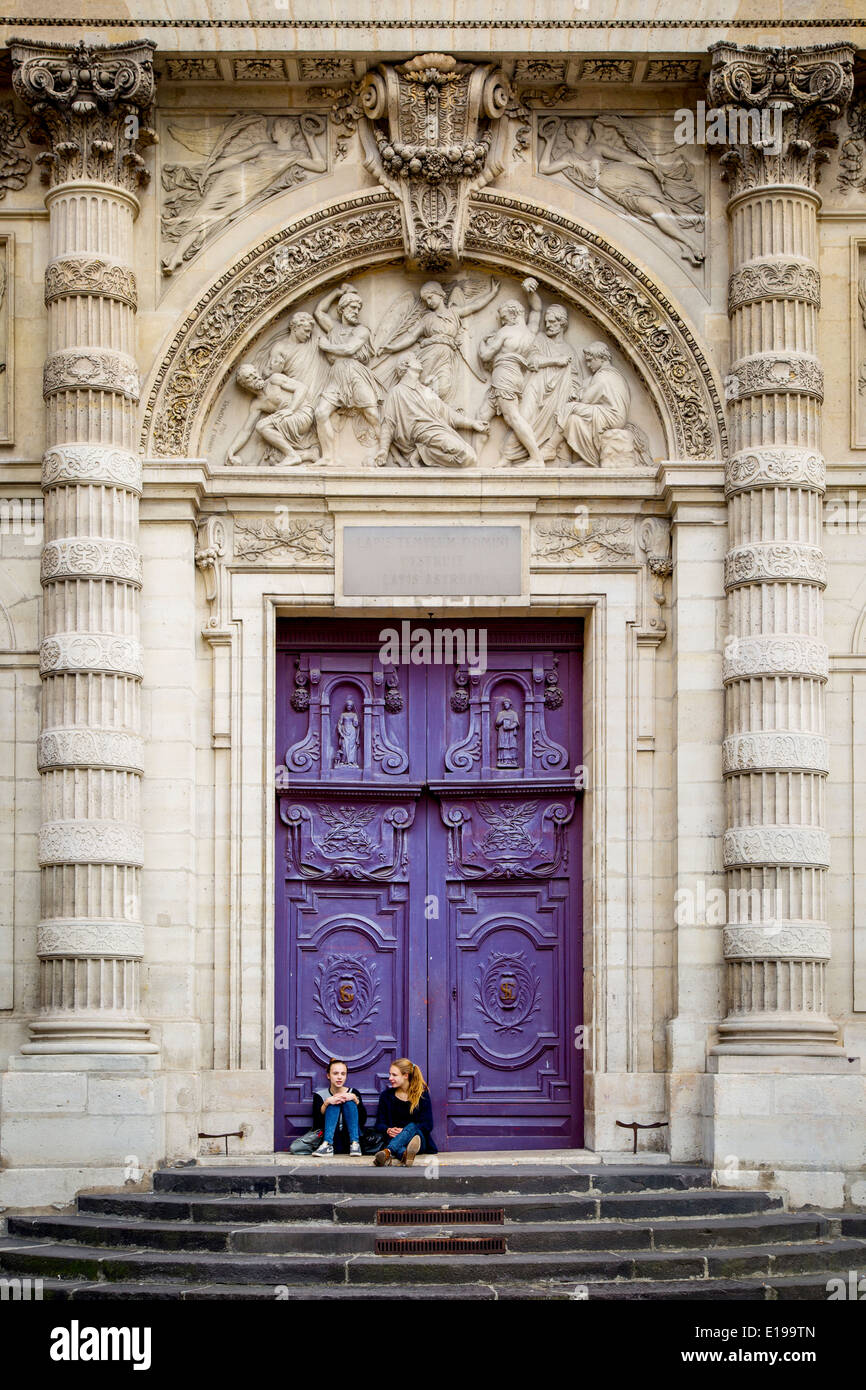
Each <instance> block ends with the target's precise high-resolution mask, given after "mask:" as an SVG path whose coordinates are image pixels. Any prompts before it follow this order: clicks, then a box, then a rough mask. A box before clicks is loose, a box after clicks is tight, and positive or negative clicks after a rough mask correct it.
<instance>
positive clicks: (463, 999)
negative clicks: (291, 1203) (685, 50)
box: [275, 619, 583, 1149]
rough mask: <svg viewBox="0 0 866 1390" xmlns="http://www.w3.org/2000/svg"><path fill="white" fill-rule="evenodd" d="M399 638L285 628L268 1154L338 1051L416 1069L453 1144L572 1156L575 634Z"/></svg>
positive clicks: (440, 1132) (554, 626)
mask: <svg viewBox="0 0 866 1390" xmlns="http://www.w3.org/2000/svg"><path fill="white" fill-rule="evenodd" d="M475 621H476V623H478V622H482V623H483V622H484V620H483V619H481V620H478V619H476V620H475ZM389 627H391V628H396V629H397V630H398V632H399V631H400V627H401V625H400V621H399V620H397V621H393V620H389V619H383V620H376V621H375V622H366V621H365V622H354V623H339V624H338V623H336V622H333V623H328V622H318V621H312V620H310V621H309V622H303V621H298V622H294V623H291V624H289V623H288V622H286V623H284V624H282V626H281V627H280V629H279V631H278V651H277V711H276V732H277V757H278V760H281V766H280V767H279V768H278V770H277V801H278V815H277V818H276V820H277V854H276V874H277V884H276V949H275V969H276V985H275V988H276V998H275V1025H276V1027H275V1072H276V1106H275V1116H276V1119H275V1129H276V1148H277V1149H285V1148H288V1146H289V1144H290V1143H291V1141H292V1139H293V1138H295V1137H297V1135H298V1134H301V1133H303V1131H304V1130H305V1129H307V1128H308V1127H309V1116H310V1111H311V1104H312V1093H313V1091H314V1090H315V1088H316V1087H317V1086H320V1085H322V1084H323V1081H324V1069H325V1065H326V1063H327V1059H328V1058H329V1057H332V1056H335V1057H340V1058H342V1059H344V1060H345V1061H346V1062H347V1063H348V1066H349V1072H350V1084H354V1085H356V1086H357V1087H358V1088H359V1089H360V1090H361V1092H362V1094H363V1096H364V1099H365V1101H367V1103H368V1106H369V1105H370V1103H375V1098H376V1096H377V1094H378V1092H379V1091H381V1090H382V1089H383V1088H384V1086H385V1084H386V1079H387V1075H388V1068H389V1066H390V1064H391V1063H392V1061H393V1060H394V1059H395V1058H397V1057H402V1056H408V1057H411V1058H412V1059H413V1060H414V1061H416V1062H417V1063H418V1064H419V1065H420V1066H421V1067H422V1069H423V1070H424V1073H425V1075H426V1077H427V1079H428V1082H429V1084H430V1089H431V1096H432V1101H433V1110H434V1116H435V1122H436V1127H435V1131H434V1133H435V1136H436V1140H437V1143H438V1145H439V1147H440V1149H507V1148H557V1147H559V1148H565V1147H571V1146H579V1145H581V1143H582V1137H583V1091H582V1052H581V1051H580V1049H579V1047H578V1046H576V1045H575V1044H576V1042H577V1041H579V1033H578V1030H579V1026H580V1022H581V994H582V988H581V978H582V976H581V927H580V882H579V880H580V805H579V798H580V792H579V790H576V789H575V781H576V778H575V769H576V768H577V766H578V765H579V764H580V763H581V746H580V702H581V683H580V637H581V631H580V625H579V623H577V622H574V623H567V622H556V621H552V620H544V619H542V620H539V621H535V622H532V621H527V622H525V623H521V622H507V621H502V622H492V621H490V622H487V623H486V624H485V628H484V630H485V632H486V634H487V653H486V663H485V662H483V661H480V662H478V664H477V665H476V666H475V667H473V666H471V665H469V664H468V663H467V662H465V661H464V662H463V663H461V662H460V661H459V660H457V659H456V658H459V657H460V656H461V654H462V653H461V651H460V648H459V645H457V644H456V643H455V641H454V638H453V637H452V638H451V639H449V637H448V636H447V635H444V634H445V633H446V631H447V632H450V633H451V634H455V633H457V632H458V631H459V629H458V627H457V624H456V623H455V622H452V623H450V624H448V625H447V626H446V623H445V622H441V623H439V624H434V623H429V624H428V623H423V624H422V623H417V622H414V621H413V623H412V628H411V647H408V646H404V648H403V649H402V650H401V651H400V652H399V653H396V652H395V651H394V650H387V651H384V652H383V641H382V640H380V633H381V632H383V630H385V629H386V628H389ZM464 631H465V629H464ZM475 631H476V632H477V628H476V629H475ZM425 633H426V634H427V642H428V649H427V650H425V639H424V637H423V635H422V634H425ZM437 634H438V636H437ZM403 635H404V637H405V635H406V634H405V633H404V634H403ZM385 640H387V639H385ZM458 640H459V639H458ZM412 652H414V654H415V655H416V656H417V657H419V658H421V660H420V661H419V663H418V664H412V663H411V662H404V661H403V660H400V659H397V657H398V656H399V657H403V656H405V655H410V654H411V653H412ZM469 655H470V656H472V655H473V649H472V648H470V651H469ZM425 656H429V658H431V659H430V660H428V661H424V660H423V658H424V657H425ZM437 656H438V657H439V658H440V660H439V661H438V662H437V661H436V660H435V658H436V657H437ZM383 657H384V659H383ZM485 664H486V669H484V670H482V669H480V668H481V666H483V665H485ZM577 780H578V783H579V784H580V779H579V778H578V779H577Z"/></svg>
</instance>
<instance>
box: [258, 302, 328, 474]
mask: <svg viewBox="0 0 866 1390" xmlns="http://www.w3.org/2000/svg"><path fill="white" fill-rule="evenodd" d="M317 338H318V332H317V329H316V321H315V319H314V318H313V316H312V314H308V313H305V312H304V311H303V310H302V311H301V312H300V313H297V314H293V315H292V317H291V319H290V321H289V328H288V333H284V334H283V335H282V336H281V337H279V338H277V339H276V341H274V342H272V343H271V344H270V345H269V346H267V345H266V348H265V350H264V352H263V354H262V360H261V361H259V359H257V364H258V365H260V366H261V368H262V372H263V374H264V375H265V376H270V375H271V373H272V372H281V373H282V374H283V375H284V376H291V377H294V378H295V379H296V380H297V381H303V382H305V384H306V386H307V396H306V399H305V401H304V405H303V419H301V418H300V417H299V419H298V422H297V439H296V440H295V442H296V443H297V444H298V446H299V447H300V448H301V449H302V452H303V453H304V455H305V457H307V458H309V459H310V460H311V461H312V460H314V459H317V458H318V457H319V448H318V436H317V434H316V427H315V424H316V422H315V403H316V401H317V400H318V399H319V396H320V395H321V393H322V390H323V389H324V386H325V382H326V381H327V378H328V363H327V361H326V359H325V357H324V355H323V353H321V352H320V351H319V345H318V341H317Z"/></svg>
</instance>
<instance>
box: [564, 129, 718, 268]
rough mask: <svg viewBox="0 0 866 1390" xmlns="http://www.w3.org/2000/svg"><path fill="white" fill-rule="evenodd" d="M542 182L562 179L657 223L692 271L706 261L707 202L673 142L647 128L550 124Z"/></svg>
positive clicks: (636, 215)
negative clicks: (559, 176) (555, 177)
mask: <svg viewBox="0 0 866 1390" xmlns="http://www.w3.org/2000/svg"><path fill="white" fill-rule="evenodd" d="M538 139H539V142H540V143H541V145H542V149H541V151H540V152H539V156H538V172H539V173H540V174H560V173H561V174H564V175H565V177H566V178H567V179H569V180H570V181H571V182H572V183H573V184H576V185H577V187H578V188H581V189H583V191H584V192H586V193H589V194H591V195H593V196H594V197H603V198H607V199H609V201H610V202H611V203H613V204H614V205H615V206H616V207H618V208H621V209H622V210H623V211H624V212H627V213H630V214H631V215H632V216H633V217H637V218H639V219H640V220H641V221H644V222H651V223H653V225H654V226H656V227H658V229H659V231H660V232H663V233H664V235H665V236H666V237H669V238H671V239H672V240H673V241H675V242H676V243H677V245H678V246H679V247H680V255H681V256H683V258H684V259H685V260H687V261H689V262H690V263H691V264H692V265H694V266H699V265H701V264H702V262H703V261H704V259H705V255H704V250H703V245H702V237H703V231H704V198H703V194H702V193H701V190H700V189H699V188H698V187H697V186H696V184H695V182H694V179H693V175H692V168H691V165H690V164H689V162H688V160H687V159H686V157H685V156H684V155H683V154H682V152H681V151H679V150H677V149H676V147H675V146H674V145H673V141H672V140H668V139H666V138H664V137H663V136H662V135H661V134H660V133H659V131H658V130H656V128H655V127H654V126H653V124H652V123H651V122H650V121H647V120H635V119H629V120H626V119H625V118H624V117H622V116H596V117H586V116H581V117H576V118H571V117H560V116H551V117H548V118H547V119H545V120H542V121H541V122H540V123H539V126H538Z"/></svg>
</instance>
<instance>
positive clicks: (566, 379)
mask: <svg viewBox="0 0 866 1390" xmlns="http://www.w3.org/2000/svg"><path fill="white" fill-rule="evenodd" d="M567 328H568V312H567V310H566V309H565V308H564V306H563V305H562V304H551V305H550V307H549V308H548V309H546V310H545V313H544V332H543V333H542V334H540V335H539V336H538V338H537V339H536V343H535V349H534V352H533V356H532V358H531V360H530V367H531V368H532V371H531V374H530V377H529V380H528V382H527V385H526V389H525V391H524V392H523V396H522V398H521V403H520V410H521V414H522V415H523V417H524V419H525V420H526V421H527V422H528V424H529V425H530V426H531V428H532V432H533V434H534V435H535V438H536V440H537V442H538V447H539V449H540V450H541V455H542V458H544V459H546V460H551V459H555V458H556V457H557V455H558V454H561V453H563V452H567V451H565V450H564V449H563V435H562V427H561V426H560V424H559V416H560V415H561V414H562V413H563V412H564V411H565V409H566V407H567V405H568V402H569V401H570V400H571V399H572V398H573V397H574V395H575V394H576V392H577V391H578V390H579V389H580V387H581V386H582V385H583V376H582V374H581V372H580V368H579V366H578V363H577V359H576V357H575V354H574V352H573V351H572V349H571V348H570V347H569V346H568V343H567V342H566V341H565V332H566V329H567ZM502 454H503V458H506V459H508V461H509V462H513V461H514V460H516V459H524V458H525V457H526V450H525V449H524V447H523V445H522V444H521V443H520V440H519V439H518V438H517V437H516V435H514V434H513V433H512V434H511V435H510V436H509V437H508V439H506V441H505V447H504V449H503V451H502Z"/></svg>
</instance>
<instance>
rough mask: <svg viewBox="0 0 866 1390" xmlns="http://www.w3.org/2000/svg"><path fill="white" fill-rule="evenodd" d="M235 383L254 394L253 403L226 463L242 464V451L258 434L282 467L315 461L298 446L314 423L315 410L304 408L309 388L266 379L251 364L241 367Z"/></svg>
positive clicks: (290, 380)
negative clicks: (313, 414) (254, 435)
mask: <svg viewBox="0 0 866 1390" xmlns="http://www.w3.org/2000/svg"><path fill="white" fill-rule="evenodd" d="M235 379H236V381H237V384H238V386H240V387H242V388H243V390H245V391H249V392H251V393H252V395H253V397H254V400H253V403H252V405H251V406H250V409H249V412H248V414H247V418H246V420H245V421H244V423H243V425H242V426H241V428H240V431H239V433H238V434H237V435H236V437H235V439H234V440H233V442H232V444H231V446H230V448H229V451H228V455H227V457H226V462H227V463H229V464H239V463H240V462H241V458H240V451H241V449H243V448H244V446H245V445H246V444H247V443H248V442H249V440H250V439H251V438H252V436H253V434H258V435H259V436H260V438H261V439H263V440H264V441H265V443H266V444H269V445H270V446H271V450H272V453H275V454H276V456H277V457H278V458H279V459H280V461H281V462H282V463H286V464H296V463H303V462H304V460H305V459H309V458H311V457H314V453H313V452H311V451H310V450H299V449H298V447H297V446H298V444H299V443H300V441H301V440H302V439H303V437H304V435H306V434H307V432H308V431H309V428H310V423H311V421H312V418H313V417H312V408H311V407H310V406H309V405H305V402H306V400H307V396H308V394H309V388H308V386H307V385H306V383H305V382H303V381H298V380H297V379H296V378H295V377H291V376H286V375H285V374H284V373H282V372H272V373H271V375H270V376H268V377H264V376H262V374H261V372H259V371H258V369H257V368H256V367H254V366H253V365H252V363H250V362H245V363H244V364H243V366H241V367H238V370H237V376H236V378H235Z"/></svg>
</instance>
